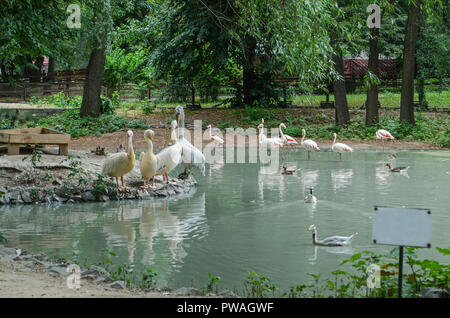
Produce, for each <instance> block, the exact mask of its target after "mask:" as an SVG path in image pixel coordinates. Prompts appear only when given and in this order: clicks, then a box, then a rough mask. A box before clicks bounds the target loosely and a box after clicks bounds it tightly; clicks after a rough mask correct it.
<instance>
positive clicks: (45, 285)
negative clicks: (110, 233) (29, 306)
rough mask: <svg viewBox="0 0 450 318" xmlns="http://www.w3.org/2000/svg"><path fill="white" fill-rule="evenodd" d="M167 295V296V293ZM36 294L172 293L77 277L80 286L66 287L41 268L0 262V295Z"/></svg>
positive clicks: (111, 295)
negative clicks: (28, 268)
mask: <svg viewBox="0 0 450 318" xmlns="http://www.w3.org/2000/svg"><path fill="white" fill-rule="evenodd" d="M169 295H170V296H169ZM17 297H20V298H22V297H24V298H30V297H38V298H68V297H70V298H85V297H96V298H106V297H107V298H119V297H120V298H136V297H139V298H161V297H174V295H173V294H168V293H167V294H166V293H159V292H143V291H138V290H135V291H131V290H128V289H121V290H114V289H107V288H106V287H103V286H100V285H96V284H94V283H92V282H89V281H87V280H82V281H81V288H79V289H70V288H68V287H67V285H66V281H65V280H64V279H62V278H59V277H52V276H50V275H49V274H48V272H46V271H45V270H42V271H40V272H26V271H23V270H21V268H20V266H19V265H18V264H16V263H15V262H14V263H13V262H0V298H17Z"/></svg>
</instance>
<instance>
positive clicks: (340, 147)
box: [331, 133, 353, 161]
mask: <svg viewBox="0 0 450 318" xmlns="http://www.w3.org/2000/svg"><path fill="white" fill-rule="evenodd" d="M333 136H334V140H333V145H332V146H331V150H333V151H334V152H339V161H342V153H343V152H346V151H349V152H353V148H352V147H350V146H347V145H346V144H342V143H340V142H338V143H336V138H337V135H336V133H334V134H333Z"/></svg>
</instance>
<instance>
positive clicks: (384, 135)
mask: <svg viewBox="0 0 450 318" xmlns="http://www.w3.org/2000/svg"><path fill="white" fill-rule="evenodd" d="M375 136H376V137H377V139H381V141H382V143H383V153H384V140H385V139H388V140H389V139H392V140H394V139H395V138H394V136H392V135H391V133H390V132H389V131H387V130H384V129H380V130H378V131H377V132H376V134H375Z"/></svg>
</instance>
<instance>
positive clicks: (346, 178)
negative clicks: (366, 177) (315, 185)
mask: <svg viewBox="0 0 450 318" xmlns="http://www.w3.org/2000/svg"><path fill="white" fill-rule="evenodd" d="M352 177H353V169H337V170H331V183H332V185H333V190H334V191H335V192H336V191H337V190H339V189H344V188H347V187H348V186H350V185H351V184H352Z"/></svg>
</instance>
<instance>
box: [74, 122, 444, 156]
mask: <svg viewBox="0 0 450 318" xmlns="http://www.w3.org/2000/svg"><path fill="white" fill-rule="evenodd" d="M153 131H154V132H155V137H154V138H153V144H154V147H155V149H154V151H158V150H159V149H160V148H162V147H163V145H164V144H165V142H166V140H167V137H168V134H169V132H168V129H165V128H154V129H153ZM133 133H134V136H133V147H134V149H135V150H136V151H144V150H145V149H146V148H147V144H146V142H145V140H144V130H133ZM213 134H215V133H214V132H213ZM204 136H205V138H206V134H205V135H204ZM126 138H127V137H126V132H125V131H116V132H113V133H107V134H104V135H103V136H101V137H94V136H87V137H81V138H78V139H72V140H71V142H70V144H69V149H72V150H85V151H86V150H94V149H95V148H97V146H100V147H104V148H105V150H106V151H107V152H115V151H116V149H117V147H118V146H119V145H121V144H122V145H124V146H125V145H126V140H127V139H126ZM246 139H247V138H246ZM295 139H296V140H297V142H298V143H299V144H300V140H301V138H300V137H297V138H295ZM338 141H339V142H344V143H346V144H348V145H349V146H350V147H352V148H354V149H355V150H375V149H381V142H380V141H377V140H361V141H354V140H338ZM209 142H210V141H208V140H206V139H204V140H203V146H206V145H207V144H208V143H209ZM316 142H317V144H318V145H319V147H320V148H321V149H324V150H325V149H327V148H331V144H332V143H333V140H331V139H317V140H316ZM225 146H226V143H225ZM246 146H248V140H247V141H246ZM298 147H299V146H298ZM385 149H386V150H417V149H439V147H436V146H432V145H429V144H426V143H423V142H419V141H405V140H395V141H393V142H392V141H389V142H385Z"/></svg>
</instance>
